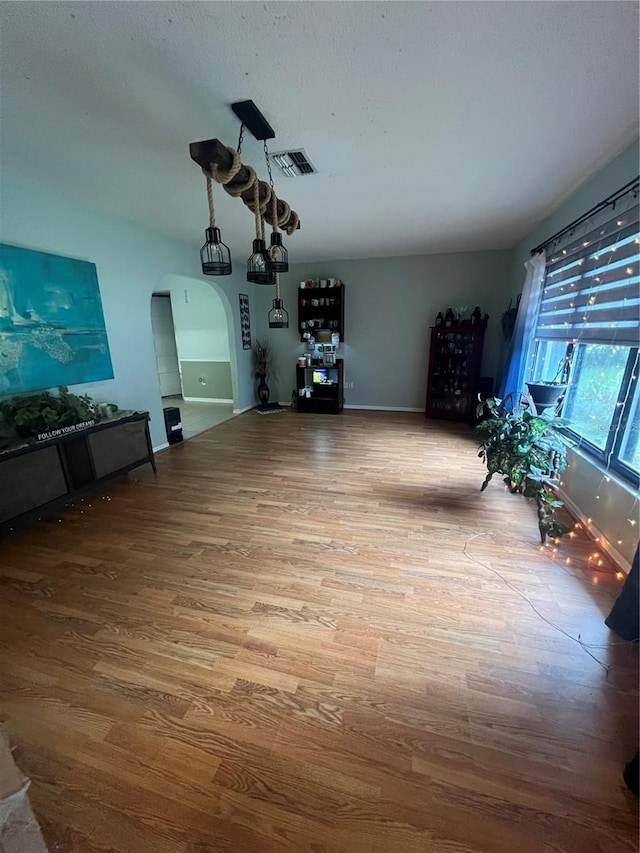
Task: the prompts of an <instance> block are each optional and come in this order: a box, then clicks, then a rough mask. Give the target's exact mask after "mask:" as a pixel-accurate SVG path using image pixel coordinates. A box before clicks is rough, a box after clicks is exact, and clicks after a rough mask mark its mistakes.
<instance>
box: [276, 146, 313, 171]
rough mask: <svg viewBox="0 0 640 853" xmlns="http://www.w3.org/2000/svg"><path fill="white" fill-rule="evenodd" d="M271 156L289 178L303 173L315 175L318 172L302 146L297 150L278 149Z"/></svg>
mask: <svg viewBox="0 0 640 853" xmlns="http://www.w3.org/2000/svg"><path fill="white" fill-rule="evenodd" d="M270 156H271V159H272V161H273V162H274V163H275V164H276V166H277V167H278V168H279V169H280V171H281V172H282V174H283V175H286V176H287V178H299V177H301V176H302V175H314V174H317V172H318V170H317V169H316V167H315V166H314V165H313V163H312V162H311V160H309V158H308V157H307V155H306V152H305V151H304V149H302V148H299V149H298V150H297V151H278V152H276V153H275V154H271V155H270Z"/></svg>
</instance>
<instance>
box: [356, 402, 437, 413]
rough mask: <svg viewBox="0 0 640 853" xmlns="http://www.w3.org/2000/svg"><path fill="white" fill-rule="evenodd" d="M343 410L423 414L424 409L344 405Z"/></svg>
mask: <svg viewBox="0 0 640 853" xmlns="http://www.w3.org/2000/svg"><path fill="white" fill-rule="evenodd" d="M345 409H363V410H365V411H366V410H367V409H368V410H369V411H372V412H424V409H413V408H409V407H407V406H350V405H348V404H345Z"/></svg>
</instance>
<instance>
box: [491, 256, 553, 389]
mask: <svg viewBox="0 0 640 853" xmlns="http://www.w3.org/2000/svg"><path fill="white" fill-rule="evenodd" d="M546 261H547V259H546V255H545V253H544V252H539V253H538V254H537V255H533V256H532V257H531V258H529V259H528V260H527V261H525V264H524V266H525V269H526V271H527V272H526V275H525V279H524V285H523V288H522V298H521V299H520V306H519V307H518V316H517V317H516V325H515V329H514V330H513V336H512V338H511V344H510V352H509V358H508V364H509V366H508V368H507V372H506V373H505V375H504V377H503V379H502V382H501V384H500V388H499V389H498V397H502V398H504V397H506V396H507V394H509V393H510V392H511V391H522V389H523V386H524V376H525V370H526V367H527V359H528V357H529V354H530V353H531V350H532V346H533V335H534V331H535V328H536V321H537V318H538V311H539V309H540V300H541V298H542V287H543V284H544V270H545V264H546Z"/></svg>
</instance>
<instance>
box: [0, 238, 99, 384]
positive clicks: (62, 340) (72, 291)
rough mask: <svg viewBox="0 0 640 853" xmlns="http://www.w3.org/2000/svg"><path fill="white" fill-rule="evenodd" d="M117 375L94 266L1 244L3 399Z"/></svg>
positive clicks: (0, 370) (0, 379)
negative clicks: (9, 395) (6, 396)
mask: <svg viewBox="0 0 640 853" xmlns="http://www.w3.org/2000/svg"><path fill="white" fill-rule="evenodd" d="M112 378H113V367H112V365H111V355H110V354H109V342H108V340H107V331H106V329H105V325H104V315H103V313H102V302H101V300H100V290H99V288H98V277H97V275H96V266H95V264H91V263H89V262H87V261H79V260H76V259H75V258H64V257H61V256H60V255H49V254H46V253H45V252H33V251H31V250H30V249H22V248H20V247H18V246H9V245H6V244H4V243H0V395H2V396H4V395H8V394H19V393H22V392H24V391H40V390H43V389H45V388H54V387H56V386H58V385H79V384H82V383H84V382H96V381H98V380H100V379H112Z"/></svg>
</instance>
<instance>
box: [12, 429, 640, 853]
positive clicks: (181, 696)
mask: <svg viewBox="0 0 640 853" xmlns="http://www.w3.org/2000/svg"><path fill="white" fill-rule="evenodd" d="M476 443H477V442H476V440H475V438H474V437H473V435H472V433H471V432H470V430H468V429H467V428H465V427H457V426H454V425H451V424H437V423H434V422H428V421H425V419H424V418H423V417H422V416H421V415H412V414H409V415H405V414H387V413H385V414H381V413H354V412H345V413H344V414H343V415H341V416H315V415H298V414H295V413H292V412H285V413H284V414H279V415H274V416H272V417H259V416H258V415H256V414H255V413H254V412H248V413H247V414H245V415H242V416H240V417H238V418H235V419H233V420H232V421H228V422H226V423H223V424H221V425H219V426H217V427H215V428H214V429H212V430H210V431H208V432H206V433H203V434H202V435H200V436H198V437H197V438H195V439H193V440H191V441H189V442H186V443H185V444H183V445H180V446H176V447H174V448H171V449H169V450H167V451H165V452H163V453H161V454H160V455H159V456H158V476H157V478H156V477H154V476H153V473H152V472H151V471H150V470H149V471H148V470H146V469H140V470H139V471H137V472H134V473H133V474H132V475H130V476H129V478H128V479H125V480H123V481H119V482H116V483H114V484H113V485H111V486H109V488H108V489H106V490H105V491H103V492H102V493H99V494H97V495H95V496H93V497H92V498H90V499H87V500H85V502H83V503H79V504H78V505H76V506H73V507H70V508H69V509H68V510H66V511H65V512H63V513H62V514H61V515H56V516H54V517H52V518H50V519H48V520H46V521H44V522H42V523H40V524H38V525H37V526H36V527H35V528H33V529H31V530H29V531H25V532H23V533H19V534H16V535H12V536H9V537H7V538H6V539H5V540H4V541H3V542H2V543H0V721H2V722H3V724H4V728H5V730H6V731H7V732H8V733H9V737H10V739H11V741H12V743H13V744H14V745H15V746H16V750H15V757H16V760H17V762H18V764H19V765H20V767H21V768H22V770H23V771H24V772H25V773H26V774H27V775H28V776H30V777H31V779H32V780H33V782H32V785H31V788H30V797H31V802H32V805H33V808H34V811H35V812H36V815H37V816H38V818H39V820H40V822H41V825H42V828H43V833H44V836H45V838H46V839H47V841H48V844H49V846H50V850H51V851H52V853H55V851H58V853H71V851H78V853H115V851H117V853H214V851H215V853H284V851H294V853H305V851H309V853H427V851H429V853H519V852H520V851H523V852H524V853H529V851H531V853H544V851H548V853H552V852H553V853H565V852H566V853H624V851H635V850H637V849H638V846H637V841H638V836H637V801H636V800H635V799H634V798H633V797H632V795H631V794H629V792H628V791H627V790H626V788H625V787H624V785H623V782H622V778H621V772H622V768H623V765H624V764H625V763H626V761H628V760H629V759H630V758H631V756H632V755H633V754H634V753H635V751H636V749H637V746H638V674H637V673H638V669H637V664H638V649H637V647H636V646H635V645H633V644H629V643H624V642H623V641H621V640H619V639H618V638H617V637H616V636H615V635H613V634H611V632H609V630H608V629H607V628H606V627H605V626H604V624H603V619H604V617H605V616H606V614H607V613H608V611H609V609H610V607H611V604H612V603H613V600H614V598H615V596H616V595H617V593H618V591H619V589H620V580H618V579H616V578H615V575H614V574H612V573H611V567H610V566H609V565H608V564H607V563H606V561H604V566H603V567H602V568H603V570H604V571H599V572H594V571H593V570H590V569H589V568H588V566H589V565H591V563H593V562H597V561H594V560H593V559H592V560H591V561H589V560H588V557H589V555H590V554H592V553H593V552H594V545H593V543H589V542H588V541H586V539H585V538H584V535H583V534H582V532H581V531H580V530H579V529H578V530H577V531H576V533H577V535H576V537H575V538H573V539H569V538H566V539H565V540H564V541H563V543H562V544H561V545H560V546H559V548H558V552H557V554H554V553H553V549H552V548H549V549H546V550H545V551H544V552H543V553H541V552H540V550H539V543H538V541H537V530H536V520H535V510H534V507H533V506H531V505H530V504H528V503H527V502H526V501H525V500H524V499H522V498H520V497H517V496H514V495H510V494H508V493H507V492H505V491H504V489H503V488H502V486H501V485H500V484H498V483H496V484H492V485H491V486H490V488H489V489H488V490H487V491H486V492H485V493H483V494H480V492H479V486H480V484H481V482H482V479H483V469H482V464H481V462H480V460H478V459H477V457H476V450H475V448H476ZM567 560H569V561H570V562H569V563H568V562H566V561H567ZM506 582H508V583H506ZM523 596H526V598H525V597H523ZM533 607H535V608H536V609H537V610H538V611H539V614H540V615H538V614H537V613H536V612H534V610H533V609H532V608H533ZM541 617H544V619H543V618H541ZM545 620H548V621H545ZM549 622H552V623H554V624H555V625H556V626H558V627H559V628H562V629H563V630H564V631H566V632H567V633H569V634H571V635H572V636H574V637H577V636H578V635H580V637H581V639H582V641H583V642H585V643H589V644H592V646H590V647H589V650H590V651H591V653H592V654H593V655H595V657H597V658H598V659H599V660H600V661H601V662H602V664H604V665H606V666H609V665H610V666H611V669H610V670H609V672H608V673H607V672H606V671H605V669H604V668H603V666H602V665H600V663H598V662H597V661H595V660H594V659H593V658H592V657H590V656H589V655H588V654H587V652H586V651H585V649H584V648H581V647H580V645H579V644H578V643H576V642H574V641H572V640H571V639H569V638H568V637H566V636H564V635H563V634H562V633H560V632H559V631H558V630H556V628H554V627H552V625H550V624H549Z"/></svg>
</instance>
